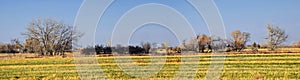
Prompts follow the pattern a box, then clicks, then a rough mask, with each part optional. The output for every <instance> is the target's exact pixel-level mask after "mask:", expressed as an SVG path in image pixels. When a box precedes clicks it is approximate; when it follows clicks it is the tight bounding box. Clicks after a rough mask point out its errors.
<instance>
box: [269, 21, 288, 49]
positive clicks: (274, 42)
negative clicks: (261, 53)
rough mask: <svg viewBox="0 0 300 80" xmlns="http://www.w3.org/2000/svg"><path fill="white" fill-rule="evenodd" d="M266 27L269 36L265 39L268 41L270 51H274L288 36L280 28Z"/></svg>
mask: <svg viewBox="0 0 300 80" xmlns="http://www.w3.org/2000/svg"><path fill="white" fill-rule="evenodd" d="M266 27H267V29H268V32H269V34H267V36H266V38H265V39H268V46H269V48H270V50H271V51H273V50H275V49H276V48H277V46H278V45H280V44H282V43H283V42H285V41H286V40H287V38H288V35H287V34H286V33H285V31H284V30H282V29H281V28H279V27H278V26H274V25H270V24H267V25H266Z"/></svg>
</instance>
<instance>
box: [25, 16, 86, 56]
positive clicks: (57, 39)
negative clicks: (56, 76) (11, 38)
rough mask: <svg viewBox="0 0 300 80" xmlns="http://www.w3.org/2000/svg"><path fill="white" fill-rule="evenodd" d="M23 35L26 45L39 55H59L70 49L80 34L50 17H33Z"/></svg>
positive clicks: (71, 27)
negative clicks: (25, 38) (25, 37)
mask: <svg viewBox="0 0 300 80" xmlns="http://www.w3.org/2000/svg"><path fill="white" fill-rule="evenodd" d="M23 35H26V36H27V40H28V43H29V44H28V45H27V47H31V48H33V49H34V50H33V51H35V52H39V53H40V54H41V55H61V54H63V53H64V51H65V50H70V49H71V46H72V41H73V40H77V39H78V38H79V37H80V36H81V34H80V33H79V32H76V31H75V30H73V26H70V25H67V24H64V23H63V22H62V21H60V22H58V21H56V20H54V19H51V18H47V19H34V20H33V21H32V22H31V23H30V24H29V25H28V28H27V32H25V33H23Z"/></svg>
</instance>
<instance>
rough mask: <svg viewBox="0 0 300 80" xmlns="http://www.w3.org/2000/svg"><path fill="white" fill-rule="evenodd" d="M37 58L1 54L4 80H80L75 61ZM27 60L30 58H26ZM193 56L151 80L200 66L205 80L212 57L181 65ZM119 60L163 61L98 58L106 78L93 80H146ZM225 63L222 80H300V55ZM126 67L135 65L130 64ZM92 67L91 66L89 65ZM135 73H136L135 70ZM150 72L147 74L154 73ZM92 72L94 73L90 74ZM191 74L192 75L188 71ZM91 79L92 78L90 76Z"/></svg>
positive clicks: (137, 60) (235, 58) (229, 58)
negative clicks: (185, 65) (187, 65)
mask: <svg viewBox="0 0 300 80" xmlns="http://www.w3.org/2000/svg"><path fill="white" fill-rule="evenodd" d="M24 56H25V57H24ZM34 56H37V55H35V54H14V55H13V54H1V55H0V57H1V59H0V75H1V76H0V79H12V80H14V79H21V80H40V79H43V80H48V79H50V80H53V79H58V80H60V79H72V80H73V79H80V77H79V75H78V72H77V71H78V70H77V68H76V65H75V61H74V58H73V57H67V58H62V57H43V58H31V57H34ZM26 57H27V58H26ZM189 57H190V56H180V55H173V56H165V57H163V58H166V61H165V62H158V63H155V64H162V65H163V68H162V69H161V70H160V71H159V72H158V73H157V74H154V75H152V76H151V77H150V78H148V79H173V78H174V77H176V71H179V65H184V64H194V65H198V67H196V68H197V72H196V74H194V75H195V76H194V78H196V79H205V76H206V74H207V70H208V68H209V65H210V64H211V59H212V57H211V55H210V54H204V53H203V54H202V53H201V54H199V55H198V56H194V57H197V58H198V59H199V60H198V61H193V60H192V61H193V62H185V63H181V62H180V60H181V59H182V58H189ZM116 58H118V59H119V58H122V59H124V60H127V59H129V58H131V59H132V60H133V61H134V64H138V65H139V66H145V65H148V64H149V62H150V58H152V59H161V58H162V57H161V56H154V57H150V56H131V57H129V56H124V57H113V56H111V57H97V60H98V63H99V65H97V66H99V67H101V68H102V71H103V73H104V75H102V76H100V75H95V76H92V78H93V77H105V78H107V79H143V78H137V77H134V76H131V75H129V74H126V73H125V72H124V71H123V70H122V69H121V68H120V67H119V66H118V64H117V63H116ZM225 58H226V59H225V62H224V66H223V69H222V73H221V76H220V78H219V79H224V80H228V79H229V80H235V79H241V80H253V79H266V80H274V79H277V80H278V79H279V80H289V79H300V53H273V54H233V53H229V54H227V55H226V56H225ZM124 62H125V63H122V64H132V63H129V62H128V63H126V62H127V61H124ZM86 66H91V65H86ZM133 70H134V69H133ZM153 70H154V68H153V69H151V68H148V69H145V70H143V71H145V72H148V71H150V72H151V71H153ZM88 71H93V70H92V69H91V70H88ZM186 74H189V71H186ZM87 77H90V76H87Z"/></svg>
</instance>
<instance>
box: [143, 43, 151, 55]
mask: <svg viewBox="0 0 300 80" xmlns="http://www.w3.org/2000/svg"><path fill="white" fill-rule="evenodd" d="M142 47H143V48H144V50H145V53H149V51H150V48H151V44H150V43H149V42H142Z"/></svg>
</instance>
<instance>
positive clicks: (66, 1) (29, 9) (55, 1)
mask: <svg viewBox="0 0 300 80" xmlns="http://www.w3.org/2000/svg"><path fill="white" fill-rule="evenodd" d="M82 2H83V1H82V0H1V1H0V12H1V13H0V14H1V15H0V26H1V27H0V42H2V43H8V42H9V41H10V39H12V38H19V39H20V40H23V39H24V36H22V35H20V33H21V32H25V31H26V30H25V29H26V27H27V25H28V23H29V22H30V21H31V20H32V19H33V18H47V17H52V18H56V19H59V20H63V21H64V22H65V23H67V24H70V25H73V22H74V19H75V17H76V14H77V11H78V9H79V8H80V5H81V3H82ZM145 3H160V4H164V5H167V6H170V7H173V8H175V9H177V10H178V11H179V12H180V13H181V14H183V15H184V16H185V17H186V18H187V19H188V21H189V22H190V23H191V25H192V26H193V27H194V29H195V31H196V33H197V34H200V33H205V34H209V33H208V29H207V27H206V24H205V23H204V22H203V20H202V18H201V16H200V15H198V13H197V12H196V10H195V9H194V8H193V7H192V6H191V5H190V4H189V3H188V2H187V1H185V0H116V2H114V3H113V4H112V5H111V6H110V7H109V8H108V9H107V11H106V12H105V13H104V16H103V18H102V19H101V21H100V25H99V26H101V27H98V29H97V32H96V42H97V43H105V42H106V40H108V39H109V38H110V35H111V32H112V29H113V26H114V24H115V23H116V22H117V21H118V19H119V18H120V17H121V16H122V15H123V14H124V13H125V12H126V11H127V10H129V9H131V8H133V7H135V6H137V5H141V4H145ZM215 3H216V5H217V7H218V8H219V10H220V13H221V15H222V17H223V21H224V24H225V27H226V31H227V34H229V33H230V32H231V31H233V30H241V31H245V32H250V33H251V42H253V41H256V42H260V43H262V42H264V41H265V40H264V39H263V36H264V35H265V34H266V33H267V30H266V28H265V24H266V23H270V24H275V25H279V26H281V28H283V29H284V30H286V31H287V33H288V34H289V35H290V38H289V40H288V42H287V44H289V43H290V42H291V41H296V40H298V39H300V34H299V33H300V32H298V30H299V27H300V22H299V21H300V16H299V14H300V9H299V8H300V5H299V4H300V0H215ZM153 32H155V33H153ZM141 33H143V34H144V35H141ZM166 36H168V37H166ZM227 36H228V35H227ZM175 38H176V37H174V35H172V34H171V33H170V32H169V31H168V30H166V29H165V28H162V27H159V26H154V27H151V28H150V27H147V26H146V27H144V28H141V29H140V30H138V31H137V32H136V34H134V35H133V37H132V43H133V44H138V43H139V42H140V41H151V42H162V41H170V40H171V41H170V43H171V44H173V45H176V43H177V41H175V40H174V39H175Z"/></svg>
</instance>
